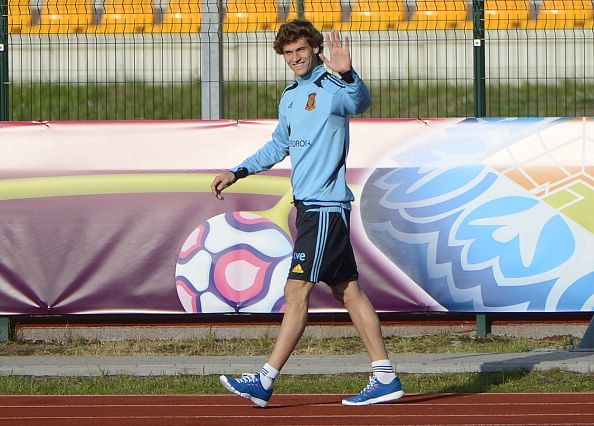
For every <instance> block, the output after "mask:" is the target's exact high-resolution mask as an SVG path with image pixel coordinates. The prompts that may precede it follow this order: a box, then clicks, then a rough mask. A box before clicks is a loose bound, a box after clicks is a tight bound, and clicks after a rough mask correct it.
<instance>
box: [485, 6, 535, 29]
mask: <svg viewBox="0 0 594 426" xmlns="http://www.w3.org/2000/svg"><path fill="white" fill-rule="evenodd" d="M529 17H530V6H529V4H528V1H517V0H514V1H509V0H485V28H486V29H488V30H501V29H512V28H526V27H527V26H528V19H529Z"/></svg>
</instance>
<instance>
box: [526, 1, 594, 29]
mask: <svg viewBox="0 0 594 426" xmlns="http://www.w3.org/2000/svg"><path fill="white" fill-rule="evenodd" d="M592 20H594V5H593V3H592V1H591V0H585V1H584V0H582V1H567V0H565V1H557V0H556V1H551V0H548V1H547V0H544V1H543V2H542V4H541V6H540V8H539V11H538V15H537V17H536V20H535V21H534V23H533V26H534V28H546V29H560V28H568V29H571V28H582V27H591V22H592Z"/></svg>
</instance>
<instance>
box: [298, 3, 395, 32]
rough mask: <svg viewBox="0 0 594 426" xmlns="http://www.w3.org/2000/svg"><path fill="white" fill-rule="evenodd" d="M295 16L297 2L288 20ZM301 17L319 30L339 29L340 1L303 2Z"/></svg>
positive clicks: (340, 23) (340, 24) (340, 22)
mask: <svg viewBox="0 0 594 426" xmlns="http://www.w3.org/2000/svg"><path fill="white" fill-rule="evenodd" d="M388 1H390V0H388ZM297 16H298V13H297V0H293V2H292V4H291V11H290V12H289V16H288V19H289V20H290V19H295V18H297ZM303 16H304V17H305V19H308V20H309V21H311V22H312V23H313V24H314V25H315V26H316V28H318V29H320V30H329V29H341V28H342V4H341V0H303Z"/></svg>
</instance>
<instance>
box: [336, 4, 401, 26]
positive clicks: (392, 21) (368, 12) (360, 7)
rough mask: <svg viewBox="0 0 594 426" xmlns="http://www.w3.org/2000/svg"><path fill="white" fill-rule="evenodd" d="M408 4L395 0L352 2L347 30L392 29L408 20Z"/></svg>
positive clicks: (345, 24)
mask: <svg viewBox="0 0 594 426" xmlns="http://www.w3.org/2000/svg"><path fill="white" fill-rule="evenodd" d="M406 15H407V13H406V4H405V3H404V2H403V1H395V0H379V1H378V0H356V1H354V2H352V3H351V15H350V21H349V22H348V23H344V26H343V28H344V29H345V30H353V31H359V30H363V31H365V30H372V31H373V30H390V29H396V28H398V27H399V26H400V25H401V24H402V23H403V22H405V21H406Z"/></svg>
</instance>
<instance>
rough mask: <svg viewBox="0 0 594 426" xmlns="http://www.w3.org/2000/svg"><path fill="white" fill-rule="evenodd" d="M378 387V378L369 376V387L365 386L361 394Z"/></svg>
mask: <svg viewBox="0 0 594 426" xmlns="http://www.w3.org/2000/svg"><path fill="white" fill-rule="evenodd" d="M376 385H377V378H376V377H375V376H369V383H367V386H365V387H364V388H363V390H362V391H361V393H365V392H367V391H370V390H371V389H373V388H374V387H375V386H376Z"/></svg>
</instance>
